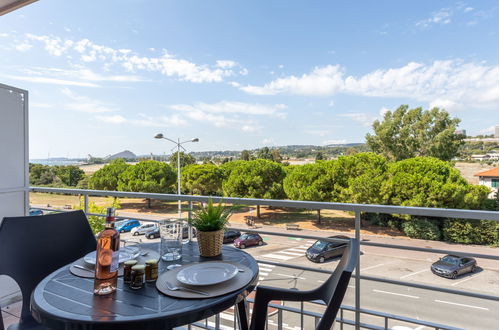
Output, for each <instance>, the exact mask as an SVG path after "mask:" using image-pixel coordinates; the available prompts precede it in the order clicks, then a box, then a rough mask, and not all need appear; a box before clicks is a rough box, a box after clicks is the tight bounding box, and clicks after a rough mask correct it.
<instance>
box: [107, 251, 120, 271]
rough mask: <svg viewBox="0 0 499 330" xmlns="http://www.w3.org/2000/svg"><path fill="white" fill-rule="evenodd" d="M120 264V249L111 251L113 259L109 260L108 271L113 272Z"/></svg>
mask: <svg viewBox="0 0 499 330" xmlns="http://www.w3.org/2000/svg"><path fill="white" fill-rule="evenodd" d="M119 265H120V251H119V250H118V251H113V261H112V262H111V268H110V269H109V271H110V272H111V273H112V272H115V271H117V270H118V267H119Z"/></svg>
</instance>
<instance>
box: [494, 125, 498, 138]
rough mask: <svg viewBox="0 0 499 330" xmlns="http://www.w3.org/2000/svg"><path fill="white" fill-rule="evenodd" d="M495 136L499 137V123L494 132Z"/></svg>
mask: <svg viewBox="0 0 499 330" xmlns="http://www.w3.org/2000/svg"><path fill="white" fill-rule="evenodd" d="M494 137H495V138H499V125H497V126H496V129H495V132H494Z"/></svg>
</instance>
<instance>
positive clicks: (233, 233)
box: [224, 229, 241, 244]
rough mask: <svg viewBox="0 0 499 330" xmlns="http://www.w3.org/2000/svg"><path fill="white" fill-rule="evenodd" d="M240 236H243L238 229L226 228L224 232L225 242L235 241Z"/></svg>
mask: <svg viewBox="0 0 499 330" xmlns="http://www.w3.org/2000/svg"><path fill="white" fill-rule="evenodd" d="M239 236H241V232H240V231H238V230H232V229H228V230H226V231H225V232H224V244H225V243H232V242H234V241H235V240H236V238H239Z"/></svg>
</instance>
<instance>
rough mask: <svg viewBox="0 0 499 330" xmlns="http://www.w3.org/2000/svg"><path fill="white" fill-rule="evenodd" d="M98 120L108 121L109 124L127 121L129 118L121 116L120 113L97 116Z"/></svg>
mask: <svg viewBox="0 0 499 330" xmlns="http://www.w3.org/2000/svg"><path fill="white" fill-rule="evenodd" d="M96 118H97V120H99V121H101V122H104V123H108V124H122V123H125V122H126V121H127V120H126V119H125V117H123V116H120V115H111V116H97V117H96Z"/></svg>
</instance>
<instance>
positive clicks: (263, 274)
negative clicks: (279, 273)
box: [258, 272, 269, 276]
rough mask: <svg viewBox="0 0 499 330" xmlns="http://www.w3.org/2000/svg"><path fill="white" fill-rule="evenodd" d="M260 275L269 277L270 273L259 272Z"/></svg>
mask: <svg viewBox="0 0 499 330" xmlns="http://www.w3.org/2000/svg"><path fill="white" fill-rule="evenodd" d="M258 275H262V276H268V275H269V273H266V272H259V273H258Z"/></svg>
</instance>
